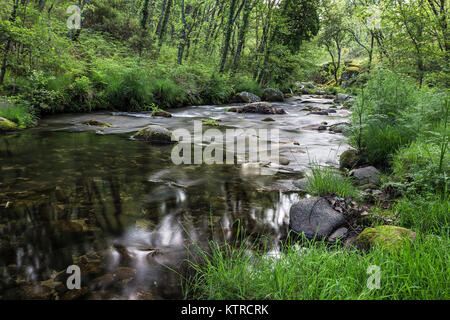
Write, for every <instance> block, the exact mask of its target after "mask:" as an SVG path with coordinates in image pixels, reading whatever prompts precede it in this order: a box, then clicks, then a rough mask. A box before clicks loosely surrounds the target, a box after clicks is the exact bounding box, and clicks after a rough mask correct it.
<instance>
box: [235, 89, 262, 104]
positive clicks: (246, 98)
mask: <svg viewBox="0 0 450 320" xmlns="http://www.w3.org/2000/svg"><path fill="white" fill-rule="evenodd" d="M236 98H237V100H239V101H240V102H246V103H253V102H260V101H261V98H260V97H258V96H257V95H256V94H253V93H251V92H247V91H243V92H241V93H238V94H237V96H236Z"/></svg>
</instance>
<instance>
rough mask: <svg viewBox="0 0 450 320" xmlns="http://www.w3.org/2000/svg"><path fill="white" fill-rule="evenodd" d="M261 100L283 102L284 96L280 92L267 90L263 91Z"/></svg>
mask: <svg viewBox="0 0 450 320" xmlns="http://www.w3.org/2000/svg"><path fill="white" fill-rule="evenodd" d="M263 100H265V101H280V102H283V101H284V94H283V92H281V91H280V90H277V89H272V88H267V89H265V90H264V94H263Z"/></svg>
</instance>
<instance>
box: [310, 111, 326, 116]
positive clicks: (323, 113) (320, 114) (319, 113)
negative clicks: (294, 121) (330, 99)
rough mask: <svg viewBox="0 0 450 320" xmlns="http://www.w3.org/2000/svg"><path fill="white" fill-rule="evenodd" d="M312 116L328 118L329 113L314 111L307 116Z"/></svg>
mask: <svg viewBox="0 0 450 320" xmlns="http://www.w3.org/2000/svg"><path fill="white" fill-rule="evenodd" d="M310 114H315V115H319V116H327V115H328V111H313V112H309V113H308V114H307V115H310Z"/></svg>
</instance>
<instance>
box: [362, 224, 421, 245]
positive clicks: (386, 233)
mask: <svg viewBox="0 0 450 320" xmlns="http://www.w3.org/2000/svg"><path fill="white" fill-rule="evenodd" d="M415 238H416V233H415V232H414V231H412V230H409V229H406V228H402V227H397V226H377V227H375V228H366V229H364V231H363V232H361V233H360V234H359V236H358V237H357V238H356V239H355V245H356V246H357V247H358V248H359V249H370V248H372V247H374V246H376V245H379V246H381V247H383V248H386V249H396V248H398V247H399V246H401V245H402V244H404V243H405V242H406V241H408V240H409V241H413V240H414V239H415Z"/></svg>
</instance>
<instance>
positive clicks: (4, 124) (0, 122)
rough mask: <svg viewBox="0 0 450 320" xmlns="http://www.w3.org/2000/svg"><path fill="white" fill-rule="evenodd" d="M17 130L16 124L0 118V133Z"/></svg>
mask: <svg viewBox="0 0 450 320" xmlns="http://www.w3.org/2000/svg"><path fill="white" fill-rule="evenodd" d="M16 129H17V124H15V123H14V122H12V121H9V120H8V119H5V118H2V117H0V132H1V131H14V130H16Z"/></svg>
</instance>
